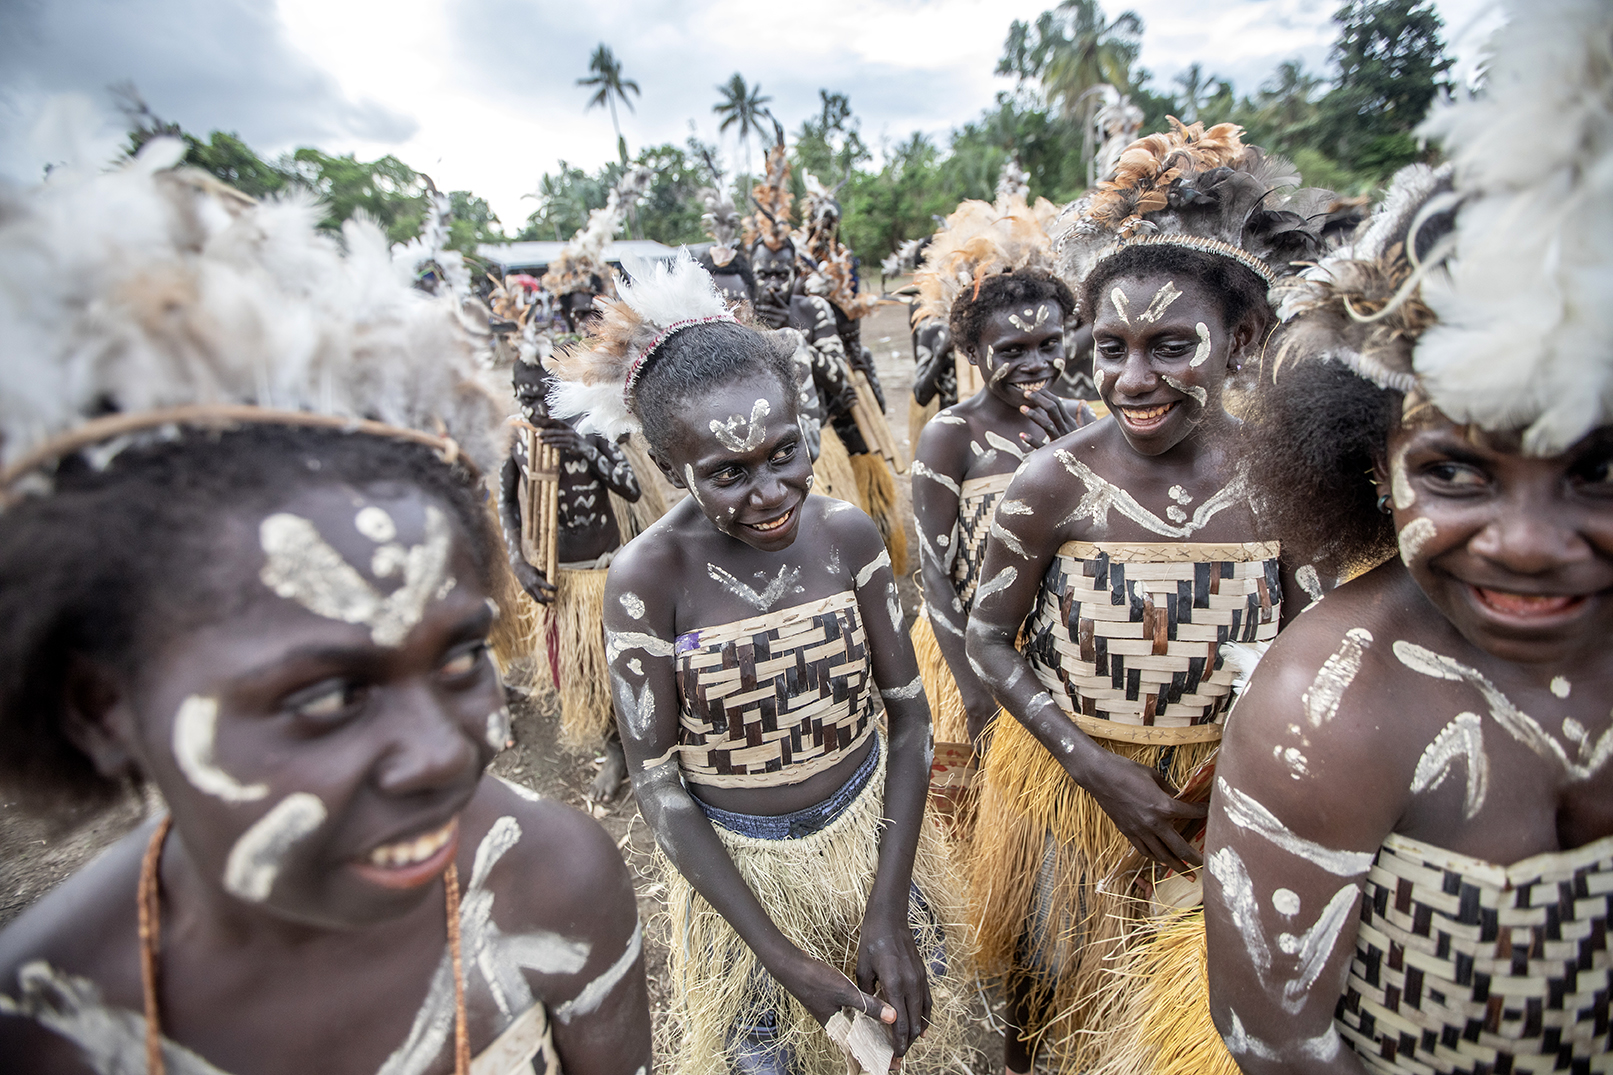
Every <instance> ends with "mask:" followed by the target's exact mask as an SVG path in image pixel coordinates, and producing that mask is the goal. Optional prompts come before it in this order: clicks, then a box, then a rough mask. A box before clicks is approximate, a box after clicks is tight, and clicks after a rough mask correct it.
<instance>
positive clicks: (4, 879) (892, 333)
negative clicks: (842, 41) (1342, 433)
mask: <svg viewBox="0 0 1613 1075" xmlns="http://www.w3.org/2000/svg"><path fill="white" fill-rule="evenodd" d="M905 282H906V281H905V280H902V279H896V280H891V281H887V287H889V288H891V289H893V290H894V289H895V288H896V287H898V286H900V285H901V284H902V283H905ZM862 338H863V343H864V345H865V346H866V347H868V348H869V350H870V351H872V352H873V354H874V357H875V362H876V368H877V369H878V371H879V375H880V380H881V383H882V386H883V388H884V392H885V399H886V404H887V407H888V409H889V412H890V414H889V418H890V425H891V430H892V432H893V433H895V435H896V438H897V440H898V442H899V443H900V444H901V445H902V447H903V451H904V452H905V453H907V454H906V458H909V459H910V458H911V448H910V446H909V445H908V444H907V440H908V430H907V401H908V399H910V398H911V396H910V393H911V388H912V382H913V351H912V344H911V339H910V337H909V335H908V329H907V307H906V306H904V305H901V304H899V303H888V304H885V305H881V306H880V307H878V308H877V309H876V310H875V311H874V312H873V313H872V314H871V315H869V317H868V318H867V319H866V320H864V322H863V325H862ZM897 484H898V487H899V488H900V490H901V493H902V497H903V501H904V503H907V504H910V503H911V501H910V486H909V478H908V476H907V475H906V474H901V475H898V478H897ZM906 514H907V516H908V524H907V526H908V543H909V549H910V550H913V551H914V552H915V553H916V550H917V547H918V546H917V542H916V536H915V534H914V533H913V529H912V521H911V516H912V512H911V510H909V511H908V512H907V513H906ZM913 564H914V566H916V564H917V559H916V555H915V556H914V557H913ZM899 584H900V588H901V591H902V603H903V605H904V607H905V611H906V612H907V614H908V616H909V618H911V617H912V615H913V614H914V613H915V612H916V610H917V607H918V591H917V589H916V588H915V587H914V585H913V582H912V580H911V578H904V579H901V580H899ZM510 702H511V711H512V713H513V715H514V722H513V734H514V738H515V746H514V747H512V748H511V749H509V750H506V751H505V752H504V753H502V754H500V755H499V756H498V758H497V759H496V760H495V761H494V762H493V766H492V770H491V771H492V772H493V773H494V774H495V775H498V776H502V777H505V778H506V779H509V780H513V781H516V782H518V783H521V784H524V785H526V786H527V787H530V788H532V789H533V790H535V791H537V792H538V793H539V794H542V795H545V796H547V797H550V798H553V799H558V800H560V801H562V802H566V803H570V804H572V805H574V806H577V807H580V808H583V809H588V805H587V803H586V802H585V799H584V792H585V791H586V789H587V787H588V783H589V781H590V780H591V779H592V778H593V775H594V773H595V771H596V770H597V767H598V765H597V762H598V759H596V758H593V757H590V756H587V755H580V754H575V753H572V752H569V751H567V750H565V749H564V748H562V747H561V746H560V745H559V743H558V742H557V740H556V734H557V729H558V720H559V706H558V699H557V697H556V696H555V694H554V693H553V692H552V691H550V690H547V689H544V687H543V686H542V685H540V686H539V688H538V689H536V690H535V691H533V692H531V693H528V692H525V691H521V690H518V689H516V688H511V691H510ZM161 808H162V806H161V803H160V801H158V800H157V799H156V797H155V796H153V797H152V798H151V800H150V801H148V802H142V801H140V800H138V799H130V800H128V801H125V802H121V803H118V804H116V805H114V806H113V807H111V808H109V809H106V810H99V811H90V812H82V813H79V814H76V815H72V816H63V817H53V818H45V817H39V816H35V815H30V814H27V813H24V812H23V811H22V810H21V809H20V808H19V807H18V806H17V805H16V804H14V803H8V802H0V926H4V925H5V924H6V923H8V922H9V921H11V919H13V918H15V917H16V916H17V915H18V914H20V913H21V912H22V911H23V910H24V909H25V908H27V907H28V906H29V905H30V904H31V903H33V902H34V901H35V900H37V899H39V898H40V897H41V896H43V895H44V894H45V893H46V892H49V891H50V890H51V889H52V888H54V887H55V886H56V885H57V884H59V883H60V882H61V881H62V880H64V879H65V878H66V877H67V876H68V875H70V874H71V873H73V872H74V871H75V870H77V869H78V868H79V867H81V866H82V865H84V864H85V863H86V862H88V861H89V859H90V858H92V857H93V856H94V855H95V854H96V853H97V852H99V851H100V850H102V849H103V848H105V847H106V846H108V845H109V844H111V843H112V842H113V841H115V840H117V839H118V838H119V837H121V836H123V835H124V834H125V833H127V832H128V831H129V830H130V829H132V828H133V827H134V826H136V825H137V824H139V822H140V821H141V819H143V818H144V817H146V816H147V815H148V813H149V812H152V811H156V810H160V809H161ZM593 813H594V816H595V817H596V818H598V820H599V822H600V823H601V824H602V825H604V827H605V829H606V830H607V831H608V832H609V833H610V834H611V836H612V837H613V838H614V839H615V840H616V844H617V847H618V848H620V849H621V851H622V854H623V856H624V857H625V858H626V860H627V862H628V865H629V866H630V867H631V868H632V870H633V872H634V875H635V877H636V887H637V890H638V901H639V914H640V916H641V918H642V919H643V920H644V921H645V922H646V923H651V922H653V921H654V920H655V919H656V916H658V915H659V914H660V913H661V912H662V911H663V910H664V900H663V896H664V890H663V886H662V885H661V884H660V883H659V882H658V880H657V879H656V876H655V866H654V859H653V854H654V840H653V839H652V837H651V836H650V832H649V829H648V827H647V826H646V825H645V824H644V820H643V818H642V817H640V815H639V812H638V808H637V807H636V805H634V803H633V801H632V797H631V796H630V795H624V796H623V798H622V799H621V800H619V801H618V802H616V803H615V804H613V805H611V806H610V807H595V808H594V809H593ZM646 941H647V943H646V945H645V955H646V971H647V973H648V976H649V982H650V1006H651V1015H652V1018H653V1020H654V1023H655V1025H656V1027H657V1028H658V1030H660V1029H662V1028H665V1027H666V1026H667V1019H666V1013H667V1009H668V1005H669V1003H670V995H669V986H668V980H667V972H666V949H665V946H664V945H663V944H662V943H661V941H660V936H659V931H658V930H655V929H650V930H649V931H648V932H647V935H646ZM972 1017H973V1018H972V1022H973V1023H974V1024H975V1025H976V1027H977V1036H976V1042H975V1044H976V1047H977V1048H978V1049H979V1050H980V1055H979V1056H978V1057H977V1059H976V1064H975V1067H974V1070H976V1071H978V1072H986V1071H990V1070H994V1069H1000V1066H1001V1056H1002V1049H1001V1038H1000V1034H999V1033H996V1032H994V1031H993V1029H992V1028H993V1018H992V1015H991V1013H989V1012H988V1011H987V1010H986V1005H985V1002H984V1000H983V999H982V998H981V997H980V996H979V995H978V994H977V997H976V1001H975V1003H974V1005H973V1012H972ZM657 1044H658V1050H657V1051H658V1054H659V1053H661V1052H662V1050H661V1048H660V1046H662V1045H663V1044H664V1042H663V1041H662V1040H659V1039H658V1042H657Z"/></svg>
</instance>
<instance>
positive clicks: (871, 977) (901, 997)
mask: <svg viewBox="0 0 1613 1075" xmlns="http://www.w3.org/2000/svg"><path fill="white" fill-rule="evenodd" d="M857 984H858V986H860V987H861V988H862V990H863V992H864V993H873V992H874V991H875V990H876V989H878V990H880V991H882V992H883V993H884V995H885V996H886V997H888V998H889V999H890V1007H891V1008H892V1009H894V1012H895V1016H896V1018H895V1025H894V1026H893V1027H892V1028H891V1029H892V1034H891V1044H892V1046H894V1047H895V1049H896V1055H897V1056H906V1055H907V1050H908V1049H910V1048H911V1047H912V1045H913V1043H914V1042H915V1041H917V1040H918V1038H919V1035H921V1034H923V1033H924V1031H925V1030H926V1029H927V1028H928V1027H929V1025H930V1003H931V1000H930V977H929V973H928V970H927V968H926V967H925V966H924V958H923V957H922V956H920V955H919V950H918V945H917V944H915V943H914V941H913V931H912V929H910V928H909V927H908V924H907V900H905V899H904V900H902V901H901V907H900V910H899V911H888V910H885V909H883V908H882V909H880V910H878V911H876V910H875V909H874V908H873V907H870V908H869V911H868V914H867V915H866V916H865V917H864V918H863V924H862V929H861V931H860V939H859V940H858V943H857ZM889 1021H890V1020H887V1022H889Z"/></svg>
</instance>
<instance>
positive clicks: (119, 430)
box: [0, 139, 507, 494]
mask: <svg viewBox="0 0 1613 1075" xmlns="http://www.w3.org/2000/svg"><path fill="white" fill-rule="evenodd" d="M183 154H184V145H183V144H182V143H180V142H177V141H174V140H170V139H156V140H153V141H151V142H149V143H147V144H146V145H145V146H144V147H143V148H142V150H141V152H140V154H139V156H138V157H136V158H135V159H134V160H132V161H129V162H127V163H125V164H124V165H123V166H121V167H119V168H117V169H116V170H113V171H109V172H104V173H98V174H85V173H82V172H72V171H69V170H67V169H61V170H59V171H58V172H57V173H54V174H53V175H52V177H51V179H50V180H49V181H47V182H46V183H45V184H44V185H43V186H40V187H37V188H34V189H30V190H20V189H17V188H3V187H0V341H4V342H3V344H0V347H3V349H4V350H3V357H0V468H3V474H0V486H4V487H9V490H10V491H11V492H12V493H13V494H17V493H20V492H21V491H22V490H24V489H26V490H29V491H40V492H44V491H48V489H49V487H50V481H49V475H50V473H51V471H52V470H53V468H54V465H55V463H56V462H57V461H58V460H60V459H62V458H65V457H67V456H69V455H73V454H77V453H80V452H84V453H85V454H86V455H87V456H89V457H90V458H91V460H92V461H93V462H96V463H98V464H101V465H104V463H105V462H106V461H107V460H108V459H109V458H110V456H111V455H113V454H115V453H116V452H117V451H118V450H121V449H122V448H123V447H127V446H128V445H129V444H131V443H135V442H136V441H139V440H141V439H142V438H147V439H149V438H151V437H158V436H168V435H172V431H173V430H175V429H177V428H184V427H190V426H205V427H209V428H217V427H221V426H222V427H229V426H236V425H240V424H243V423H249V422H272V423H278V424H290V425H322V426H329V427H335V428H342V429H352V430H358V431H363V432H370V433H378V434H381V435H387V436H398V437H402V438H405V439H411V440H417V441H422V442H425V443H429V444H433V445H435V446H437V447H438V448H439V449H441V450H443V451H444V452H445V453H449V454H452V453H455V452H457V451H458V450H459V449H461V448H462V449H463V450H464V453H465V454H466V455H468V456H469V457H470V458H471V459H472V460H473V461H474V462H475V463H476V465H477V466H478V467H480V468H481V469H482V470H483V471H484V472H487V471H488V470H489V469H490V468H493V467H495V466H496V465H497V463H498V462H499V461H500V460H501V459H502V457H503V455H504V450H505V446H504V443H503V439H502V436H501V433H502V419H503V416H504V414H505V413H507V408H506V407H505V406H504V405H502V404H501V401H500V398H499V397H498V395H497V394H496V392H495V390H494V389H492V388H491V387H486V386H484V385H483V384H481V383H480V377H481V376H482V373H483V371H482V370H481V369H480V368H479V365H478V361H477V359H478V355H477V353H476V340H475V339H473V337H472V336H471V335H470V334H469V333H468V332H467V331H466V327H465V325H464V324H463V322H462V321H461V320H460V318H459V316H458V311H457V310H456V302H455V300H454V299H453V298H452V297H451V296H448V295H444V296H442V297H440V298H433V297H431V296H428V295H426V294H424V293H423V292H421V291H418V290H416V289H415V288H413V287H411V286H410V282H409V278H410V275H411V272H410V267H409V266H408V265H407V264H405V263H403V262H395V261H394V260H393V257H392V253H391V251H390V249H389V247H388V243H387V240H386V236H385V235H384V234H383V233H382V232H381V230H380V228H378V227H376V226H375V225H374V224H370V223H364V222H360V221H349V222H348V223H347V224H346V225H345V226H344V227H343V229H342V242H341V244H338V243H337V242H336V241H335V240H334V239H332V238H331V237H329V236H327V235H325V234H324V233H322V232H320V231H319V230H317V228H316V227H315V225H316V224H317V222H318V220H319V218H320V217H321V216H322V215H323V214H322V211H321V210H320V209H319V208H318V207H317V206H316V205H315V204H314V203H313V202H312V200H311V199H307V198H300V199H299V198H288V199H285V200H281V201H271V202H263V203H259V202H256V201H254V200H253V199H251V198H248V197H247V196H246V195H244V194H241V193H240V192H239V191H236V190H233V189H232V188H230V187H227V186H225V185H224V184H222V183H220V182H218V181H217V180H216V179H214V178H212V177H211V176H209V175H206V174H205V173H202V172H198V171H194V170H190V169H184V168H180V169H175V168H174V167H173V166H174V165H175V164H177V163H178V162H179V160H180V159H181V157H182V156H183ZM343 247H345V248H346V249H345V252H344V250H343ZM24 478H27V479H28V480H27V481H26V482H22V481H21V479H24Z"/></svg>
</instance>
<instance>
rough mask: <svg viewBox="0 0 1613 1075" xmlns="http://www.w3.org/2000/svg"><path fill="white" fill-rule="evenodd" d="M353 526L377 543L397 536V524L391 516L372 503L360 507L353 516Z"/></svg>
mask: <svg viewBox="0 0 1613 1075" xmlns="http://www.w3.org/2000/svg"><path fill="white" fill-rule="evenodd" d="M353 528H354V529H355V530H357V531H358V532H359V533H361V534H363V535H364V536H365V537H367V538H369V539H370V540H371V541H373V542H375V543H376V544H377V545H380V544H383V543H385V542H388V541H391V540H392V539H393V538H395V537H397V536H398V525H397V523H395V522H393V521H392V516H390V515H388V514H387V513H386V511H385V510H383V509H381V508H378V507H376V506H375V505H373V504H372V505H370V506H369V507H366V508H361V509H360V510H359V513H358V514H357V515H355V516H353Z"/></svg>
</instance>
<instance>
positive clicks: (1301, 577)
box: [1294, 564, 1322, 608]
mask: <svg viewBox="0 0 1613 1075" xmlns="http://www.w3.org/2000/svg"><path fill="white" fill-rule="evenodd" d="M1294 581H1295V582H1297V583H1299V588H1300V589H1302V590H1304V591H1305V596H1306V597H1309V598H1310V599H1311V604H1310V605H1306V606H1305V607H1306V608H1310V607H1311V605H1314V604H1316V602H1318V601H1320V600H1321V599H1322V577H1321V576H1320V575H1318V574H1317V573H1316V565H1315V564H1300V565H1299V566H1298V567H1296V568H1295V569H1294Z"/></svg>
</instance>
